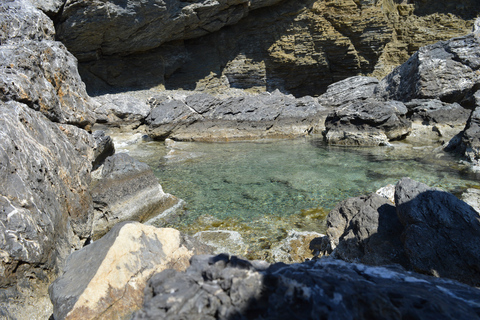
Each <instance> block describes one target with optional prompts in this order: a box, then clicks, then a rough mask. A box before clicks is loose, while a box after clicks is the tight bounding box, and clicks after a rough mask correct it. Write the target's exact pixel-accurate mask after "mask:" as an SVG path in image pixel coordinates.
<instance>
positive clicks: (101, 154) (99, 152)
mask: <svg viewBox="0 0 480 320" xmlns="http://www.w3.org/2000/svg"><path fill="white" fill-rule="evenodd" d="M92 137H93V139H94V140H95V147H94V149H93V153H94V158H95V160H94V161H93V163H92V166H93V168H92V169H93V170H95V169H97V168H98V167H99V166H100V165H101V164H103V162H104V161H105V159H106V158H107V157H109V156H112V155H113V154H115V145H114V144H113V140H112V138H111V137H110V136H107V135H105V132H104V131H102V130H96V131H95V132H93V134H92Z"/></svg>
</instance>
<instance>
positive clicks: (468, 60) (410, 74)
mask: <svg viewBox="0 0 480 320" xmlns="http://www.w3.org/2000/svg"><path fill="white" fill-rule="evenodd" d="M479 57H480V40H479V38H478V37H476V36H475V35H474V34H470V35H467V36H464V37H459V38H453V39H451V40H448V41H443V42H438V43H435V44H432V45H428V46H425V47H422V48H420V49H419V50H418V52H416V53H415V54H414V55H413V56H412V57H411V58H410V59H409V60H408V61H407V62H405V63H404V64H402V65H401V66H399V67H398V68H396V69H395V70H394V71H393V72H392V73H390V74H389V75H388V76H386V77H385V78H384V79H383V80H382V81H381V82H380V84H379V86H378V87H377V94H379V95H381V96H383V97H384V98H385V99H395V100H399V101H410V100H412V99H439V100H442V101H446V102H459V103H465V104H468V103H470V104H471V101H470V102H469V100H471V99H472V95H473V93H474V92H475V91H476V90H477V87H478V86H479V85H480V76H479V74H478V72H477V70H478V69H479V68H480V63H479Z"/></svg>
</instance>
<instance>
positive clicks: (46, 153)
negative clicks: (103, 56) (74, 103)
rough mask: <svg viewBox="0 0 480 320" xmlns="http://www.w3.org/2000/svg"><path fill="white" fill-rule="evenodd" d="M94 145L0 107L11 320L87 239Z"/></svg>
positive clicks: (64, 128)
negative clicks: (39, 283) (37, 283)
mask: <svg viewBox="0 0 480 320" xmlns="http://www.w3.org/2000/svg"><path fill="white" fill-rule="evenodd" d="M94 144H95V142H94V140H93V138H92V137H91V136H90V135H89V134H88V133H87V132H86V131H84V130H81V129H79V128H77V127H74V126H71V125H65V124H62V125H58V124H54V123H52V122H50V121H49V120H48V119H47V118H45V117H44V116H43V115H42V114H41V113H39V112H36V111H34V110H32V109H30V108H28V107H27V106H26V105H24V104H21V103H18V102H14V101H10V102H6V103H4V102H0V221H1V223H0V253H1V259H0V275H1V277H0V279H1V280H0V284H1V287H2V290H0V291H2V292H1V294H2V296H3V295H5V296H7V297H8V299H5V300H3V299H2V303H1V307H0V309H3V311H2V312H6V317H7V318H9V317H12V318H15V317H16V314H22V313H21V312H19V311H18V310H17V309H15V304H16V303H18V304H19V305H21V306H22V307H23V306H24V298H23V297H22V294H23V293H25V292H26V295H27V296H28V295H30V294H31V293H28V288H29V287H30V288H31V287H32V286H35V284H34V283H35V281H36V279H40V281H48V277H49V274H51V273H53V274H54V273H55V272H57V271H58V268H59V266H60V265H61V263H62V262H63V261H64V259H65V258H66V257H67V255H68V254H70V252H71V250H72V249H74V248H79V247H81V246H82V245H83V243H84V241H85V240H86V239H87V238H88V237H90V235H91V225H92V217H93V205H92V200H91V196H90V193H89V191H88V188H89V184H90V171H91V168H92V161H93V160H94V153H93V148H94ZM30 278H32V279H31V281H30V280H29V281H26V279H30ZM23 282H26V283H24V284H23V285H22V289H21V288H20V287H17V288H15V286H14V285H15V284H16V283H23ZM9 286H12V287H9ZM17 290H19V291H17ZM27 301H28V299H27ZM30 303H31V301H30ZM25 307H28V306H25ZM9 310H10V311H11V312H13V313H9V312H10V311H9ZM38 312H40V310H38ZM2 315H4V314H2Z"/></svg>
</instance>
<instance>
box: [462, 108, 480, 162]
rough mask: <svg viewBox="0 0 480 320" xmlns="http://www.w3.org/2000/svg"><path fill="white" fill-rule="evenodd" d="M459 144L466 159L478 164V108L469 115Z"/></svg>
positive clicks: (479, 125)
mask: <svg viewBox="0 0 480 320" xmlns="http://www.w3.org/2000/svg"><path fill="white" fill-rule="evenodd" d="M461 143H462V144H461V146H462V147H461V150H462V151H463V154H464V155H465V156H466V158H467V159H468V160H469V161H470V162H471V163H472V164H475V165H478V164H480V106H478V107H477V108H476V109H475V110H474V111H473V112H472V114H471V115H470V118H469V119H468V122H467V125H466V126H465V130H464V131H463V136H462V142H461Z"/></svg>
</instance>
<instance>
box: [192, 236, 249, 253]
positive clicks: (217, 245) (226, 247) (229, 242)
mask: <svg viewBox="0 0 480 320" xmlns="http://www.w3.org/2000/svg"><path fill="white" fill-rule="evenodd" d="M193 237H194V238H195V239H197V240H198V241H200V242H202V243H205V244H207V245H209V246H211V247H212V248H213V249H214V252H213V253H215V254H220V253H226V254H233V255H244V254H245V251H246V248H247V247H246V245H245V243H244V242H243V238H242V235H241V234H240V233H239V232H237V231H230V230H207V231H200V232H197V233H196V234H194V235H193Z"/></svg>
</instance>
